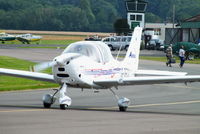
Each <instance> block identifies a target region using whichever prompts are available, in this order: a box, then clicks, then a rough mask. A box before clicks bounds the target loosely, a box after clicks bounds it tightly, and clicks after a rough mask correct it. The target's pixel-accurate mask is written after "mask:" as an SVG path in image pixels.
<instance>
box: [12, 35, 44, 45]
mask: <svg viewBox="0 0 200 134" xmlns="http://www.w3.org/2000/svg"><path fill="white" fill-rule="evenodd" d="M16 38H17V40H19V41H21V42H22V43H27V44H30V42H34V41H40V40H41V39H42V36H38V35H32V34H22V35H17V36H16Z"/></svg>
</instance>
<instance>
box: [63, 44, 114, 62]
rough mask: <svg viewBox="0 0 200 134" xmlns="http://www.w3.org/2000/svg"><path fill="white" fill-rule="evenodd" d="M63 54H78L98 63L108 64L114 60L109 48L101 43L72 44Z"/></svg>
mask: <svg viewBox="0 0 200 134" xmlns="http://www.w3.org/2000/svg"><path fill="white" fill-rule="evenodd" d="M63 53H78V54H81V55H84V56H88V57H90V58H91V59H93V60H94V61H96V62H99V63H107V62H109V61H111V60H113V56H112V55H111V52H110V49H109V48H108V46H107V45H106V44H105V43H103V42H100V41H80V42H76V43H72V44H70V45H69V46H68V47H67V48H66V49H65V50H64V52H63Z"/></svg>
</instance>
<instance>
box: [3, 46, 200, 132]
mask: <svg viewBox="0 0 200 134" xmlns="http://www.w3.org/2000/svg"><path fill="white" fill-rule="evenodd" d="M61 52H62V50H60V49H24V48H17V49H16V48H12V49H9V48H7V49H0V55H6V56H13V57H17V58H22V59H26V60H31V61H35V62H43V61H49V60H52V58H53V57H55V56H57V55H59V54H60V53H61ZM141 53H142V52H141ZM144 53H145V54H146V53H147V52H144ZM149 53H151V52H149ZM159 53H160V52H159ZM199 67H200V66H199V65H194V64H185V66H184V67H183V68H179V66H178V63H176V64H173V67H166V65H165V63H162V62H155V61H146V60H141V61H140V64H139V68H140V69H158V70H169V71H183V72H188V73H189V74H193V75H195V74H200V72H199ZM199 87H200V83H188V84H187V86H186V85H185V84H183V83H180V84H156V85H145V86H144V85H140V86H123V87H120V88H119V90H116V93H117V94H118V95H119V96H125V97H127V98H129V99H130V100H131V105H130V106H129V108H128V110H127V112H119V111H118V107H117V102H116V100H115V98H114V96H113V95H112V93H111V92H110V91H108V90H103V91H100V92H99V93H94V91H93V90H86V89H85V90H83V91H81V89H75V88H69V90H68V94H69V96H70V97H71V98H72V106H70V107H69V108H68V109H67V110H60V109H59V105H58V102H56V103H55V105H53V106H52V108H51V109H44V108H43V105H42V96H43V95H44V94H47V93H53V91H52V90H51V89H41V90H26V91H13V92H1V93H0V134H27V133H28V134H51V133H66V134H83V133H95V134H111V133H115V134H121V133H123V134H134V133H135V134H147V133H148V134H157V133H158V134H160V133H162V134H199V133H200V127H199V124H200V88H199Z"/></svg>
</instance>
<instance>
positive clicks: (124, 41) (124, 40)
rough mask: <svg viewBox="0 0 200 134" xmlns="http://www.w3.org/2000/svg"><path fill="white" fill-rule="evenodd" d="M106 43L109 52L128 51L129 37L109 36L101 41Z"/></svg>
mask: <svg viewBox="0 0 200 134" xmlns="http://www.w3.org/2000/svg"><path fill="white" fill-rule="evenodd" d="M101 41H102V42H104V43H106V44H107V45H108V47H109V48H110V50H119V49H120V50H126V51H127V50H128V47H129V44H130V41H131V36H110V37H105V38H103V39H102V40H101Z"/></svg>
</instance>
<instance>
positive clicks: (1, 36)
mask: <svg viewBox="0 0 200 134" xmlns="http://www.w3.org/2000/svg"><path fill="white" fill-rule="evenodd" d="M15 39H16V37H15V36H14V35H11V34H7V33H4V32H1V33H0V41H1V42H2V43H5V41H13V40H15Z"/></svg>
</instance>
